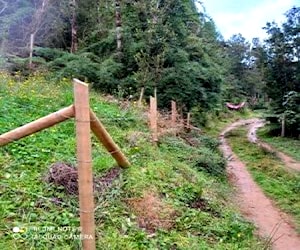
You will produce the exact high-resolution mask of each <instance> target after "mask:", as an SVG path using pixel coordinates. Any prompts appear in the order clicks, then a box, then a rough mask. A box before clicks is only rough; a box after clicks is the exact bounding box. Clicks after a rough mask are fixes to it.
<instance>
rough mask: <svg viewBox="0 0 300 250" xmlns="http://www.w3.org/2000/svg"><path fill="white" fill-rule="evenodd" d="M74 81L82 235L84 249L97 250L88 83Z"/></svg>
mask: <svg viewBox="0 0 300 250" xmlns="http://www.w3.org/2000/svg"><path fill="white" fill-rule="evenodd" d="M73 82H74V97H75V118H76V139H77V161H78V190H79V208H80V226H81V228H82V231H81V237H82V244H83V249H84V250H95V249H96V243H95V221H94V194H93V173H92V150H91V137H90V107H89V89H88V85H87V84H85V83H84V82H81V81H79V80H77V79H74V80H73Z"/></svg>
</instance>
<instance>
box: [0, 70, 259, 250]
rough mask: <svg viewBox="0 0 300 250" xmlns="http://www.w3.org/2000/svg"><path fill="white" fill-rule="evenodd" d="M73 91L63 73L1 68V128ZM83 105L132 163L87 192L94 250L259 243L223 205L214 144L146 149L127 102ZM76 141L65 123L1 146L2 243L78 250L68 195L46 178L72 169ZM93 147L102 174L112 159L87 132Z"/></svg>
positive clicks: (224, 189) (67, 98)
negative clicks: (102, 188) (65, 166)
mask: <svg viewBox="0 0 300 250" xmlns="http://www.w3.org/2000/svg"><path fill="white" fill-rule="evenodd" d="M72 92H73V91H72V85H71V82H70V81H69V80H68V79H62V80H60V81H57V82H53V81H52V80H51V79H48V78H47V77H44V76H40V75H35V76H32V77H30V78H29V79H27V80H22V81H21V80H20V79H18V76H16V77H15V78H12V77H11V76H8V75H6V74H4V73H1V74H0V112H1V116H0V133H1V134H2V133H4V132H6V131H9V130H11V129H13V128H16V127H18V126H21V125H23V124H26V123H28V122H30V121H33V120H35V119H37V118H39V117H41V116H44V115H47V114H49V113H51V112H54V111H56V110H58V109H60V108H63V107H65V106H68V105H70V104H71V103H72V100H73V97H72V95H73V94H72ZM120 106H121V107H120ZM91 107H92V108H93V110H94V111H95V112H96V114H97V116H98V117H99V118H100V120H101V121H102V122H103V124H104V125H105V127H106V128H107V130H108V131H109V133H110V134H111V136H112V137H113V139H114V140H115V141H116V143H117V144H118V145H119V146H120V147H121V149H122V151H123V152H124V153H125V155H126V156H127V157H128V158H129V161H130V162H131V163H132V166H131V167H130V168H128V169H126V170H123V171H122V172H121V175H120V177H119V178H118V179H116V180H115V181H114V182H113V185H112V187H111V188H110V189H109V190H107V191H106V192H105V193H104V194H101V195H100V194H97V193H96V194H95V205H96V208H95V222H96V243H97V249H108V250H113V249H116V250H118V249H128V250H129V249H130V250H131V249H189V250H190V249H195V250H196V249H236V250H238V249H251V250H252V249H262V245H261V243H260V242H259V240H258V239H257V238H256V236H254V234H253V231H254V226H253V225H252V224H251V223H248V222H246V221H245V220H244V219H243V218H242V217H241V216H240V215H239V214H238V213H237V212H236V210H235V209H234V208H233V205H232V204H231V203H230V198H231V191H232V190H231V189H230V187H229V185H228V184H227V182H226V180H225V179H224V178H223V177H222V176H224V161H223V159H222V158H221V157H220V156H219V154H218V153H217V152H216V147H217V142H216V141H215V140H212V139H210V138H208V137H203V136H201V135H198V137H196V136H195V138H196V139H197V140H198V143H199V144H198V146H197V147H192V146H191V145H188V144H187V143H186V142H185V140H184V139H181V138H175V137H165V138H163V139H162V140H161V143H160V146H159V147H155V146H153V145H152V143H151V141H150V138H151V136H150V133H149V131H148V128H147V121H146V120H145V118H144V117H143V115H141V112H140V111H139V110H137V109H136V108H135V107H134V104H132V103H128V105H123V103H120V102H119V101H117V100H115V99H113V98H110V97H102V96H100V95H99V94H97V93H94V92H92V93H91ZM75 143H76V142H75V133H74V121H73V120H68V121H67V122H64V123H61V124H59V125H56V126H54V127H52V128H49V129H47V130H44V131H41V132H39V133H36V134H34V135H32V136H29V137H27V138H24V139H21V140H19V141H16V142H12V143H10V144H8V145H7V146H4V147H1V148H0V178H1V182H0V193H1V196H0V248H1V249H8V250H10V249H81V242H80V237H79V235H80V231H79V226H80V224H79V209H78V200H77V197H76V196H74V195H73V196H72V195H68V194H66V193H65V192H64V190H63V188H62V187H58V186H54V185H53V184H50V183H47V182H46V181H45V176H46V175H47V173H48V170H49V167H50V165H51V164H53V163H55V162H67V163H71V164H73V165H76V158H75V151H76V150H75V148H76V145H75ZM92 146H93V151H92V154H93V171H94V175H95V176H96V177H98V176H102V175H104V173H105V172H106V171H107V170H108V169H110V168H111V167H113V166H114V165H115V162H114V161H113V159H112V158H111V156H110V154H108V153H107V152H106V151H105V150H104V149H103V147H102V146H101V145H100V144H99V143H98V141H97V140H96V139H95V137H92ZM147 207H148V208H149V209H147ZM150 207H151V209H150Z"/></svg>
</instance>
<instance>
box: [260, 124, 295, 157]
mask: <svg viewBox="0 0 300 250" xmlns="http://www.w3.org/2000/svg"><path fill="white" fill-rule="evenodd" d="M268 132H269V129H268V127H267V128H263V129H260V130H259V131H258V136H259V138H260V139H262V140H263V141H265V142H267V143H269V144H270V145H272V147H274V148H276V149H277V150H279V151H281V152H284V153H285V154H287V155H289V156H291V157H292V158H294V159H295V160H297V161H300V153H299V152H300V140H297V139H293V138H287V137H280V136H277V137H274V136H270V134H269V133H268Z"/></svg>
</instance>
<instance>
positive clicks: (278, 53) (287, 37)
mask: <svg viewBox="0 0 300 250" xmlns="http://www.w3.org/2000/svg"><path fill="white" fill-rule="evenodd" d="M299 24H300V8H296V7H294V8H292V9H291V10H289V11H288V12H287V13H286V21H285V22H284V23H283V25H282V27H279V26H278V25H277V24H276V23H274V22H273V23H267V25H266V27H265V30H266V31H267V33H268V35H269V37H268V39H267V40H266V50H267V61H266V63H267V75H266V82H267V84H266V92H267V94H268V95H269V97H270V98H271V99H272V103H271V107H272V109H271V112H272V113H273V115H274V116H275V117H278V123H277V128H278V129H279V124H280V123H279V122H280V119H282V117H283V116H284V114H287V112H288V110H292V111H293V112H296V113H294V115H295V116H297V115H298V113H297V112H299V111H298V110H295V109H290V108H291V106H289V105H287V104H288V103H290V102H291V97H290V93H293V95H292V96H293V98H296V97H295V96H297V93H299V92H300V85H299V80H300V61H299V59H300V58H299V53H300V52H299V51H300V39H299V38H300V36H299V34H300V33H299V31H300V30H299ZM288 97H289V98H288ZM293 100H294V99H293ZM289 117H290V116H287V121H286V123H287V124H293V122H292V121H290V120H289V119H291V118H289ZM298 124H299V123H298ZM288 129H289V130H288V131H287V134H290V135H291V134H293V135H295V133H298V134H299V126H298V127H297V126H291V127H290V128H288Z"/></svg>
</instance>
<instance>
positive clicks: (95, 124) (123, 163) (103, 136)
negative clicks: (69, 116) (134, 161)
mask: <svg viewBox="0 0 300 250" xmlns="http://www.w3.org/2000/svg"><path fill="white" fill-rule="evenodd" d="M90 117H91V129H92V131H93V132H94V134H95V135H96V137H97V138H98V139H99V141H100V142H101V143H102V144H103V146H104V147H105V148H106V149H107V151H108V152H110V153H111V156H112V157H113V158H115V160H116V161H117V163H118V164H119V166H120V167H123V168H126V167H129V165H130V163H129V161H128V160H127V158H126V157H125V155H124V154H123V153H122V152H121V150H120V148H119V147H118V145H117V144H115V142H114V141H113V139H112V138H111V136H110V135H109V133H108V132H107V131H106V129H105V127H104V126H103V124H102V123H101V122H100V121H99V120H98V118H97V116H96V114H95V113H94V112H93V111H92V110H90Z"/></svg>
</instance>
